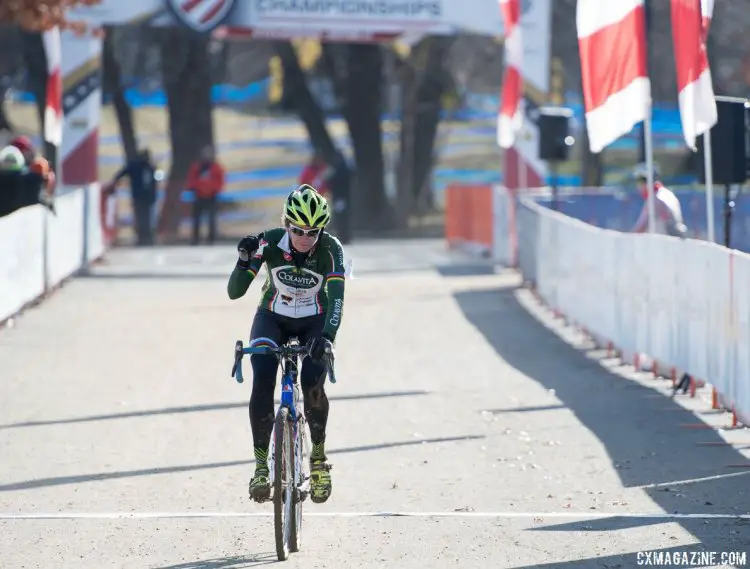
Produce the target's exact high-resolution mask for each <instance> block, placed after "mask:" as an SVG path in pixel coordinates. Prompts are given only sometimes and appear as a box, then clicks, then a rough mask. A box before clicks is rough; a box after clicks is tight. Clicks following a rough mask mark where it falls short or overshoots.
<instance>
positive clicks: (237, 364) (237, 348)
mask: <svg viewBox="0 0 750 569" xmlns="http://www.w3.org/2000/svg"><path fill="white" fill-rule="evenodd" d="M242 349H243V348H242V340H237V343H236V344H235V345H234V365H233V366H232V377H234V378H235V379H236V380H237V383H242V382H243V381H244V378H243V377H242V356H243V353H242Z"/></svg>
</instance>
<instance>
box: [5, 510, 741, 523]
mask: <svg viewBox="0 0 750 569" xmlns="http://www.w3.org/2000/svg"><path fill="white" fill-rule="evenodd" d="M303 515H304V516H305V517H310V518H378V517H380V518H397V517H407V518H496V519H502V518H508V519H509V518H542V519H543V518H564V519H591V518H643V519H667V520H673V519H693V520H750V514H668V513H664V512H662V513H627V512H622V513H619V512H607V513H605V512H453V511H446V512H305V513H304V514H303ZM268 517H273V512H91V513H89V512H55V513H0V521H12V520H124V519H138V520H148V519H189V518H268Z"/></svg>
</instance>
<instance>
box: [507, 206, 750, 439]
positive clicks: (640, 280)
mask: <svg viewBox="0 0 750 569" xmlns="http://www.w3.org/2000/svg"><path fill="white" fill-rule="evenodd" d="M516 206H517V214H516V218H517V224H518V266H519V268H520V270H521V271H522V272H523V273H524V277H525V278H526V279H527V280H528V281H530V282H531V283H532V284H533V286H534V287H535V289H536V291H537V293H538V294H539V296H541V298H542V299H543V300H544V302H545V303H546V304H547V305H548V306H549V307H550V308H552V309H553V310H555V311H557V312H559V313H560V314H562V315H564V316H565V317H566V318H567V319H569V320H570V321H572V322H575V323H576V324H577V325H579V326H581V327H582V328H585V329H586V331H587V332H589V333H590V334H591V335H592V336H593V337H594V338H596V339H598V340H599V341H600V343H602V342H606V343H611V344H612V345H613V346H615V347H616V348H617V349H618V350H619V351H620V352H621V353H623V354H627V356H626V358H627V357H636V356H637V355H641V354H644V355H647V356H648V357H649V358H651V359H652V360H654V361H656V362H659V363H660V365H661V366H666V367H669V368H673V369H675V370H678V374H682V373H687V374H688V375H690V376H691V377H693V378H696V379H699V380H700V381H703V382H707V383H710V384H711V385H712V386H713V387H714V388H715V389H716V391H717V392H718V395H719V399H720V402H721V404H722V405H723V406H724V407H725V408H727V409H733V410H734V412H735V415H736V417H738V418H739V420H740V421H741V422H742V423H743V424H745V425H748V424H750V421H749V419H750V294H748V288H749V287H750V255H747V254H745V253H741V252H739V251H736V250H732V249H727V248H725V247H722V246H720V245H716V244H713V243H707V242H705V241H696V240H692V239H686V240H681V239H678V238H674V237H667V236H662V235H635V234H627V233H620V232H616V231H609V230H605V229H600V228H597V227H594V226H591V225H588V224H586V223H583V222H581V221H578V220H576V219H572V218H570V217H567V216H565V215H562V214H559V213H557V212H554V211H551V210H550V209H548V208H545V207H543V206H540V205H539V204H537V203H535V202H534V201H533V200H531V199H529V198H522V199H520V200H518V201H517V202H516Z"/></svg>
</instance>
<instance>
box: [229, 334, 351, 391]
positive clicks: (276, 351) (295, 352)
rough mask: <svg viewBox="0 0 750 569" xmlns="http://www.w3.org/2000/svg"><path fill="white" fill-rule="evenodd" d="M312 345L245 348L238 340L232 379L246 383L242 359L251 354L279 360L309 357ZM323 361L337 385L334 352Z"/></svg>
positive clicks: (324, 357) (235, 346) (325, 356)
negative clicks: (269, 356)
mask: <svg viewBox="0 0 750 569" xmlns="http://www.w3.org/2000/svg"><path fill="white" fill-rule="evenodd" d="M311 347H312V343H311V342H308V343H307V344H305V345H302V346H295V345H283V346H248V347H247V348H245V347H243V345H242V340H237V342H236V343H235V345H234V365H233V366H232V377H234V378H235V379H236V380H237V383H243V382H244V381H245V379H244V377H243V376H242V365H241V362H242V358H243V357H244V356H246V355H251V354H273V355H275V356H276V357H277V358H278V359H282V358H285V357H289V358H291V357H294V356H309V355H310V349H311ZM323 361H324V362H325V364H326V368H327V369H326V371H327V372H328V376H329V379H330V380H331V383H336V373H335V372H334V370H333V368H334V357H333V352H327V353H326V354H325V355H324V356H323Z"/></svg>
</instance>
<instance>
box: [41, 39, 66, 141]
mask: <svg viewBox="0 0 750 569" xmlns="http://www.w3.org/2000/svg"><path fill="white" fill-rule="evenodd" d="M43 39H44V51H45V52H46V54H47V73H48V76H47V100H46V104H45V109H44V139H45V140H46V141H47V142H49V143H50V144H54V145H55V146H60V145H61V144H62V134H63V112H62V72H61V69H60V65H61V62H62V46H61V44H60V28H58V27H57V26H56V27H54V28H52V29H51V30H48V31H46V32H44V36H43Z"/></svg>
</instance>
